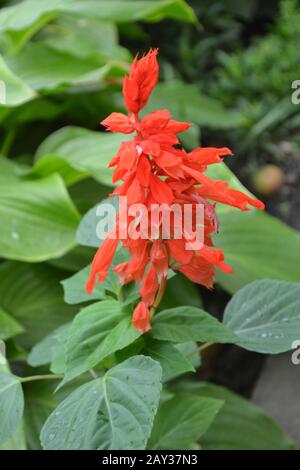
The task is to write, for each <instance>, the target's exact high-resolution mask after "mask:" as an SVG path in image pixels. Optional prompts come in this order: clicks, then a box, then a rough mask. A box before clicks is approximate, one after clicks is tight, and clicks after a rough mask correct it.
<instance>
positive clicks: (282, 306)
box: [224, 280, 300, 354]
mask: <svg viewBox="0 0 300 470" xmlns="http://www.w3.org/2000/svg"><path fill="white" fill-rule="evenodd" d="M224 323H225V324H226V325H227V326H228V327H229V328H230V329H231V330H233V331H234V332H235V333H236V335H237V336H238V338H239V340H238V342H237V343H238V344H239V345H240V346H242V347H243V348H246V349H249V350H250V351H257V352H261V353H269V354H270V353H271V354H276V353H280V352H284V351H288V350H290V349H292V343H293V341H294V340H297V339H299V331H300V284H294V283H291V282H285V281H272V280H264V281H256V282H253V283H251V284H249V285H247V286H245V287H243V289H241V290H240V291H239V292H237V293H236V294H235V295H234V296H233V297H232V299H231V300H230V302H229V303H228V305H227V307H226V309H225V314H224Z"/></svg>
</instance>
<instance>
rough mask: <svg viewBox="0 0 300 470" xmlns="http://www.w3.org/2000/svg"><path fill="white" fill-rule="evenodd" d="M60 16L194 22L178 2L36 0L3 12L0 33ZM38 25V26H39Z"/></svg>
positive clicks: (180, 2) (170, 0) (145, 0)
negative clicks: (171, 19)
mask: <svg viewBox="0 0 300 470" xmlns="http://www.w3.org/2000/svg"><path fill="white" fill-rule="evenodd" d="M62 12H70V13H77V14H78V15H80V16H82V15H84V16H85V15H87V16H91V17H94V18H98V19H105V20H112V21H114V22H131V21H134V20H141V19H144V20H147V19H149V20H151V21H153V20H155V21H158V20H160V19H162V18H164V17H169V18H174V19H181V20H184V21H191V22H195V21H196V17H195V14H194V12H193V10H192V9H191V8H190V7H189V5H188V4H187V3H185V2H184V1H182V0H160V1H159V0H156V1H153V0H151V1H150V0H143V1H140V0H126V2H124V1H122V0H101V7H100V6H99V1H98V0H86V1H85V2H84V4H83V3H82V1H81V0H52V1H51V3H46V2H41V1H40V0H24V1H23V2H21V3H20V4H17V5H12V6H9V7H7V8H3V9H2V10H1V14H0V31H2V32H3V31H19V30H24V29H26V28H28V27H29V26H31V25H32V24H34V23H37V22H39V23H41V18H43V17H45V15H46V14H47V15H49V14H50V13H51V14H52V15H51V16H46V19H47V20H48V21H50V20H51V19H53V18H54V17H55V16H56V15H58V14H59V13H62ZM41 25H42V23H41Z"/></svg>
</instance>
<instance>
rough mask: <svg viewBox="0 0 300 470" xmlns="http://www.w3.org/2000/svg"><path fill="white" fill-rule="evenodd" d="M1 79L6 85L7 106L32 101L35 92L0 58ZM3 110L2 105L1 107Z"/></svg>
mask: <svg viewBox="0 0 300 470" xmlns="http://www.w3.org/2000/svg"><path fill="white" fill-rule="evenodd" d="M0 77H1V80H3V81H4V83H5V105H7V106H16V105H20V104H22V103H25V102H26V101H28V100H30V99H32V98H33V97H34V96H35V92H34V90H32V89H31V88H30V87H29V86H28V85H26V84H25V83H24V82H23V81H22V80H20V78H19V77H17V76H16V75H15V74H14V73H13V72H12V70H10V68H9V66H8V65H7V64H6V63H5V61H4V59H3V58H2V57H1V56H0ZM0 108H1V105H0Z"/></svg>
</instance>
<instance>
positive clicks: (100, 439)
mask: <svg viewBox="0 0 300 470" xmlns="http://www.w3.org/2000/svg"><path fill="white" fill-rule="evenodd" d="M160 379H161V368H160V366H159V364H158V363H157V362H155V361H153V360H152V359H151V358H149V357H145V356H134V357H132V358H130V359H128V360H127V361H125V362H123V363H121V364H119V365H117V366H115V367H113V368H112V369H110V370H109V371H108V372H107V373H106V374H105V375H104V377H103V378H102V379H96V380H93V381H92V382H89V383H87V384H85V385H82V386H81V387H79V388H78V389H77V390H75V391H74V392H73V393H72V394H71V395H69V396H68V397H67V398H66V399H65V400H64V401H63V402H62V403H61V404H60V405H59V406H58V407H57V408H56V410H55V411H54V412H53V413H52V414H51V415H50V417H49V418H48V419H47V421H46V423H45V425H44V427H43V429H42V433H41V441H42V445H43V447H44V449H49V450H51V449H53V450H58V449H64V450H71V449H78V450H82V449H110V450H128V449H134V450H138V449H144V448H145V445H146V442H147V439H148V437H149V434H150V431H151V427H152V423H153V419H154V416H155V413H156V409H157V406H158V402H159V396H160V389H161V384H160Z"/></svg>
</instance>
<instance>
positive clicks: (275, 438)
mask: <svg viewBox="0 0 300 470" xmlns="http://www.w3.org/2000/svg"><path fill="white" fill-rule="evenodd" d="M176 389H177V387H176ZM178 390H179V392H184V393H193V394H195V395H196V394H197V395H198V396H202V397H211V398H216V399H219V400H224V401H225V403H224V406H223V407H222V409H221V410H220V413H219V414H218V416H217V417H216V419H215V421H214V422H213V423H212V425H211V427H210V428H209V430H208V431H207V432H206V433H205V434H204V436H202V438H201V440H200V443H201V447H203V448H204V449H207V450H291V449H295V443H294V442H293V441H292V440H291V439H290V437H289V436H288V435H287V434H286V433H285V432H284V431H283V430H282V429H281V428H280V427H279V425H278V424H277V423H276V422H275V421H274V420H273V419H272V418H271V417H270V416H268V415H267V414H266V413H265V411H264V410H262V409H261V408H259V407H258V406H256V405H254V403H251V402H250V401H249V400H246V399H245V398H242V397H240V396H238V395H236V394H235V393H233V392H231V391H229V390H227V389H225V388H223V387H220V386H217V385H213V384H206V383H199V382H182V383H181V384H179V387H178Z"/></svg>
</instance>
